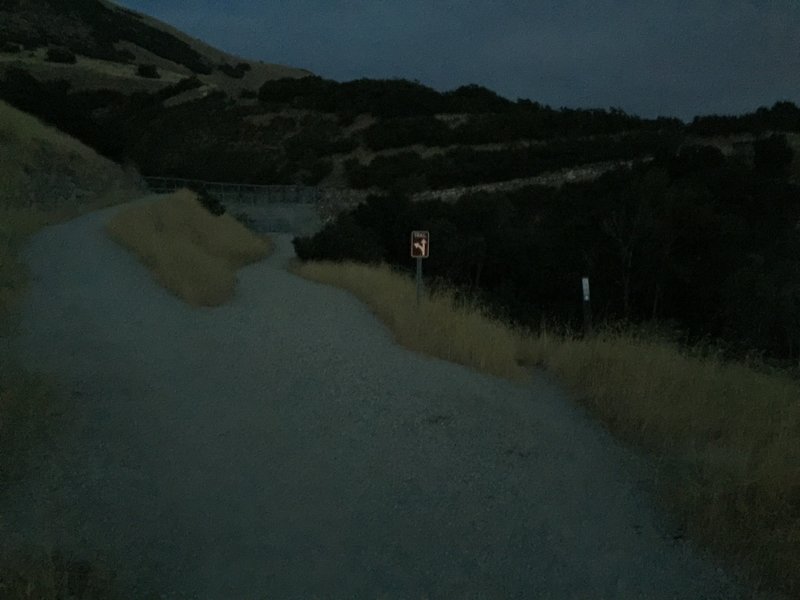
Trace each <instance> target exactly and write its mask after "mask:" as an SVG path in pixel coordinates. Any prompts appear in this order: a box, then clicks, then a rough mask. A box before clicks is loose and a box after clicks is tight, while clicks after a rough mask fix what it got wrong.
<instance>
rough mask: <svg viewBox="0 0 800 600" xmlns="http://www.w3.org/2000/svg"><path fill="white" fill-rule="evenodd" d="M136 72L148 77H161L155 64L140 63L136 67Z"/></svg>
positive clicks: (140, 75)
mask: <svg viewBox="0 0 800 600" xmlns="http://www.w3.org/2000/svg"><path fill="white" fill-rule="evenodd" d="M136 74H137V75H138V76H139V77H147V78H148V79H161V75H159V73H158V69H156V66H155V65H139V68H138V69H136Z"/></svg>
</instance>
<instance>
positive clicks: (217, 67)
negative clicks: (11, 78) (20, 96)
mask: <svg viewBox="0 0 800 600" xmlns="http://www.w3.org/2000/svg"><path fill="white" fill-rule="evenodd" d="M66 7H67V5H66V4H65V3H64V2H62V1H60V0H7V1H6V2H4V3H2V4H0V72H2V71H4V70H5V69H7V68H9V67H21V68H24V69H25V70H26V71H28V72H30V73H32V74H34V75H35V76H36V77H37V78H38V79H40V80H46V81H51V80H55V79H65V80H67V81H69V82H70V83H71V84H72V86H73V89H81V90H87V89H88V90H96V89H109V88H110V89H117V90H120V91H124V92H125V93H131V92H134V91H151V92H153V91H157V90H158V89H161V88H163V87H164V86H166V85H169V84H171V83H175V82H176V81H178V80H180V79H182V78H184V77H187V76H191V75H196V76H199V77H200V78H201V80H202V82H203V84H204V85H205V86H206V87H207V88H208V90H209V91H213V90H223V91H225V92H226V93H228V94H230V95H231V96H235V97H238V95H239V93H240V92H241V90H244V89H250V90H254V89H257V87H258V86H259V85H261V84H262V83H263V82H264V81H265V80H267V79H271V78H276V77H303V76H306V75H309V72H308V71H305V70H303V69H294V68H291V67H284V66H281V65H274V64H266V63H262V62H260V61H248V60H245V59H242V58H240V57H237V56H233V55H230V54H227V53H225V52H222V51H220V50H217V49H215V48H213V47H211V46H209V45H207V44H204V43H203V42H201V41H199V40H196V39H193V38H191V37H189V36H187V35H186V34H183V33H181V32H179V31H177V30H175V29H174V28H172V27H170V26H169V25H167V24H165V23H162V22H160V21H158V20H156V19H153V18H151V17H148V16H145V15H142V14H139V13H136V12H134V11H131V10H128V9H125V8H122V7H119V6H117V5H116V4H114V3H112V2H106V1H105V0H70V2H69V5H68V8H69V10H65V8H66ZM48 51H49V52H50V53H53V52H55V54H54V55H52V56H50V57H48ZM141 65H150V66H152V67H154V68H155V73H156V74H157V76H156V77H152V78H151V77H146V76H142V75H141V74H139V72H138V68H139V67H140V66H141Z"/></svg>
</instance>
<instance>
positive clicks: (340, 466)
mask: <svg viewBox="0 0 800 600" xmlns="http://www.w3.org/2000/svg"><path fill="white" fill-rule="evenodd" d="M114 210H115V209H109V210H106V211H101V212H98V213H93V214H90V215H87V216H85V217H82V218H80V219H77V220H74V221H71V222H69V223H65V224H63V225H59V226H56V227H52V228H48V229H46V230H44V231H43V232H41V233H40V234H39V235H37V236H36V237H35V238H34V240H33V242H32V244H31V245H30V246H29V248H28V252H27V259H28V262H29V264H30V266H31V269H32V275H33V286H32V289H31V291H30V297H29V302H28V303H27V305H26V310H25V314H24V317H23V327H22V329H23V334H22V336H21V338H20V340H19V344H20V351H21V352H22V353H23V354H24V355H25V356H26V357H27V360H28V362H29V363H30V364H31V365H32V366H35V367H36V368H38V369H40V370H44V371H49V372H53V373H56V374H58V375H59V376H60V377H62V378H63V382H64V390H65V392H68V393H69V394H70V395H71V400H70V401H71V402H72V403H74V408H73V409H72V410H71V411H69V412H68V414H67V415H65V416H63V417H61V419H63V423H61V424H60V426H59V428H60V430H61V435H60V436H59V437H58V438H57V439H55V440H54V441H53V444H52V448H50V449H49V450H48V452H49V455H47V456H45V457H44V460H43V461H42V464H41V469H39V470H37V471H35V472H33V473H31V476H30V477H29V478H28V479H26V480H25V481H22V482H19V483H16V484H14V485H13V486H11V487H10V488H8V489H5V490H2V494H1V495H0V545H2V547H3V548H5V549H9V548H13V547H15V546H17V545H19V544H21V543H23V542H25V543H46V542H50V543H53V544H56V545H58V546H60V547H62V548H66V549H71V550H74V551H76V552H79V553H83V554H85V555H86V556H91V555H92V554H93V553H99V554H101V555H103V556H105V557H108V558H109V559H111V560H113V561H116V562H117V564H118V571H119V577H120V579H121V581H122V582H123V583H125V584H126V585H128V586H130V587H129V589H132V590H134V591H133V592H132V595H131V597H132V598H140V597H143V596H144V591H145V590H152V589H156V590H160V591H161V592H162V593H163V594H164V595H163V597H165V598H201V599H204V600H205V599H226V600H231V599H254V598H270V599H289V598H298V599H299V598H313V597H318V598H337V599H338V598H348V599H349V598H370V599H372V598H378V597H380V598H386V599H399V598H408V599H414V600H416V599H418V598H422V597H423V596H427V597H428V598H431V599H434V598H436V599H438V598H542V599H544V598H553V599H570V598H576V599H577V598H581V599H586V598H593V599H602V598H609V599H611V598H614V599H619V598H624V599H635V598H647V599H673V598H676V599H677V598H680V599H691V600H700V599H715V598H718V599H725V600H732V599H735V598H738V597H739V596H738V594H737V591H736V590H735V588H734V587H733V586H732V584H730V583H728V581H727V579H726V577H725V576H724V575H723V574H722V572H721V571H719V570H718V569H717V568H716V567H715V566H713V565H712V564H711V563H710V562H709V560H708V559H707V558H702V557H700V556H699V554H698V553H697V552H696V551H695V550H693V549H692V548H690V547H688V546H686V545H684V544H683V543H682V542H679V541H675V540H673V539H672V535H671V533H670V531H669V530H668V528H667V527H666V526H665V525H663V521H662V520H661V519H660V518H659V517H657V516H655V514H654V512H653V510H652V508H651V507H650V504H649V503H648V501H647V499H646V495H645V494H644V493H643V492H642V490H641V489H640V488H641V486H640V485H639V484H638V483H637V480H639V479H642V478H645V477H646V469H645V467H644V465H643V464H642V463H641V462H640V461H638V460H635V459H634V458H633V457H632V456H630V454H629V453H627V452H626V451H623V450H622V449H620V448H619V447H617V446H616V445H615V444H614V443H613V441H612V440H611V439H610V438H609V436H608V435H606V434H605V433H604V432H603V431H602V430H600V429H599V428H598V427H597V426H595V425H594V424H593V423H591V422H590V421H588V420H587V419H586V418H585V417H584V416H583V415H582V413H580V412H579V411H577V410H575V409H574V408H572V407H571V405H570V404H569V403H568V402H567V401H566V400H565V398H564V396H563V395H562V394H561V392H560V391H559V389H558V388H557V387H556V386H555V385H554V384H553V383H551V382H548V381H547V380H546V378H542V379H540V380H539V381H538V382H537V383H536V384H534V385H530V386H520V385H514V384H511V383H508V382H505V381H502V380H499V379H495V378H492V377H488V376H484V375H480V374H478V373H476V372H473V371H472V370H470V369H467V368H464V367H461V366H457V365H454V364H450V363H447V362H444V361H441V360H436V359H430V358H427V357H424V356H421V355H419V354H415V353H412V352H409V351H406V350H404V349H402V348H400V347H398V346H396V345H395V344H393V342H392V338H391V335H390V333H389V332H388V330H387V329H386V328H385V327H384V326H383V325H381V324H380V322H379V321H378V320H377V319H376V318H375V317H373V316H372V314H371V313H370V312H369V310H368V309H367V308H365V306H364V305H362V304H361V303H359V302H358V301H357V300H355V299H354V298H353V297H352V296H350V295H349V294H348V293H346V292H343V291H340V290H337V289H334V288H330V287H325V286H322V285H318V284H314V283H311V282H308V281H305V280H302V279H300V278H298V277H295V276H293V275H291V274H289V273H287V272H286V271H285V270H284V269H283V267H284V265H285V263H286V261H287V260H288V258H289V257H290V256H292V254H293V251H292V246H291V243H290V239H291V236H290V235H287V234H281V235H277V236H276V240H277V244H278V250H277V252H276V254H275V255H274V256H272V257H271V258H269V259H268V260H266V261H264V262H262V263H259V264H257V265H253V266H250V267H247V268H245V269H244V270H243V271H242V273H241V276H240V283H239V288H238V293H237V297H236V299H235V301H234V302H233V303H232V304H231V305H229V306H226V307H222V308H217V309H203V310H192V309H190V308H188V307H187V306H185V305H184V304H182V303H181V302H180V301H178V300H177V299H175V298H173V297H172V296H171V295H169V294H168V293H167V292H165V291H163V290H162V289H160V288H158V287H157V286H156V285H154V284H153V282H152V281H151V279H150V276H149V274H148V273H147V272H146V271H145V269H144V268H143V267H142V266H140V265H139V264H138V263H137V262H136V261H135V260H134V258H132V257H131V256H130V255H129V254H128V253H126V252H125V251H124V250H122V249H121V248H119V247H117V246H116V245H114V244H113V243H112V242H110V241H109V240H108V239H106V237H105V236H104V234H103V231H102V224H103V222H104V220H105V219H106V218H107V217H108V215H109V214H110V213H111V212H113V211H114ZM746 597H750V596H746Z"/></svg>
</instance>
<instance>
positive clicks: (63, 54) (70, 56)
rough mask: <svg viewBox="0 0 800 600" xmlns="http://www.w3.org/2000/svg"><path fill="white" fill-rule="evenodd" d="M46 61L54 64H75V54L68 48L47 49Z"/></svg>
mask: <svg viewBox="0 0 800 600" xmlns="http://www.w3.org/2000/svg"><path fill="white" fill-rule="evenodd" d="M47 61H48V62H54V63H65V64H75V63H76V62H77V58H75V53H74V52H72V51H71V50H69V49H68V48H48V49H47Z"/></svg>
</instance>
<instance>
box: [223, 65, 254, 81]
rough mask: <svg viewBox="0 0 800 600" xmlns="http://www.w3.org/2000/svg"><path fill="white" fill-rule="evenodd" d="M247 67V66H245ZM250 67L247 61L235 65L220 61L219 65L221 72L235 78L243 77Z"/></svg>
mask: <svg viewBox="0 0 800 600" xmlns="http://www.w3.org/2000/svg"><path fill="white" fill-rule="evenodd" d="M243 66H244V67H246V68H243ZM249 68H250V65H248V64H246V63H239V64H238V65H236V66H235V67H233V66H231V65H229V64H228V63H220V64H218V65H217V69H219V70H220V71H221V72H223V73H225V75H227V76H228V77H233V78H234V79H241V78H242V77H244V74H245V72H246V71H247V70H248V69H249Z"/></svg>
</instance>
